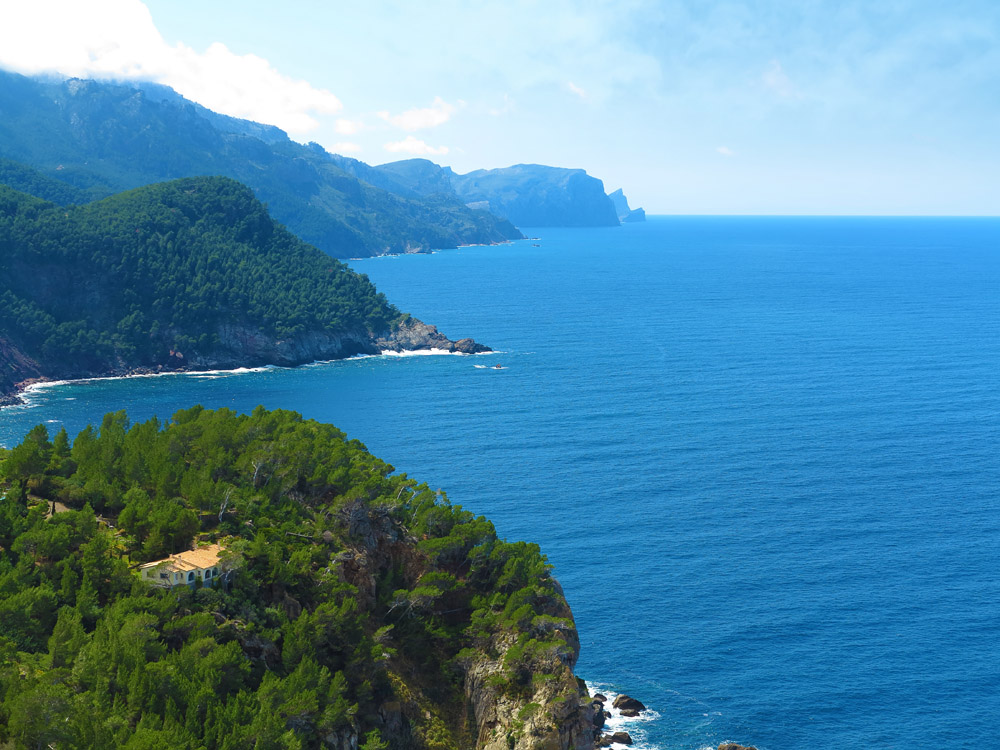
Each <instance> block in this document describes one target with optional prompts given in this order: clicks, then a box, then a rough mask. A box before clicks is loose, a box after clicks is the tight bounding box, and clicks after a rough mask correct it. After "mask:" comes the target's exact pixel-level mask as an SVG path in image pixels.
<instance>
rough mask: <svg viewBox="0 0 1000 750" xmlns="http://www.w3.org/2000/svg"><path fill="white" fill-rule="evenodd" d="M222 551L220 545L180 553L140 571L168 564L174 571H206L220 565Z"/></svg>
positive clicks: (149, 564)
mask: <svg viewBox="0 0 1000 750" xmlns="http://www.w3.org/2000/svg"><path fill="white" fill-rule="evenodd" d="M221 551H222V547H220V546H219V545H218V544H209V545H208V546H207V547H199V548H198V549H191V550H188V551H187V552H178V553H177V554H176V555H170V557H168V558H166V559H165V560H154V561H153V562H148V563H146V564H145V565H140V566H139V568H140V570H145V569H146V568H151V567H155V566H157V565H162V564H164V563H167V564H168V565H169V567H170V568H172V569H173V570H178V571H180V570H205V569H206V568H211V567H212V566H214V565H218V563H219V553H220V552H221Z"/></svg>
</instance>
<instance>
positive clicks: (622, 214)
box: [608, 188, 646, 224]
mask: <svg viewBox="0 0 1000 750" xmlns="http://www.w3.org/2000/svg"><path fill="white" fill-rule="evenodd" d="M608 198H610V199H611V203H612V204H613V205H614V207H615V212H616V213H617V214H618V220H619V221H621V222H622V223H623V224H624V223H629V224H632V223H634V222H637V221H645V220H646V212H645V211H644V210H643V209H641V208H634V209H633V208H629V206H628V198H626V197H625V193H624V192H622V189H621V188H618V189H617V190H616V191H615V192H613V193H608Z"/></svg>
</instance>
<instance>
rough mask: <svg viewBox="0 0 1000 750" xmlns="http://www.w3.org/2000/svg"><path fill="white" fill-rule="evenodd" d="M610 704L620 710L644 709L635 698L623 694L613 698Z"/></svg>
mask: <svg viewBox="0 0 1000 750" xmlns="http://www.w3.org/2000/svg"><path fill="white" fill-rule="evenodd" d="M611 705H612V706H614V707H615V708H617V709H618V710H619V711H622V712H624V711H645V710H646V707H645V706H644V705H643V704H642V703H641V702H640V701H637V700H636V699H635V698H633V697H631V696H629V695H625V694H622V695H619V696H618V697H617V698H615V702H614V703H612V704H611Z"/></svg>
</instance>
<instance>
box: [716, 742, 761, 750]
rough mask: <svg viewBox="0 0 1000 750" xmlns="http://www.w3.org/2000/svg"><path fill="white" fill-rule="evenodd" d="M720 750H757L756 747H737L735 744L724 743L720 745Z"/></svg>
mask: <svg viewBox="0 0 1000 750" xmlns="http://www.w3.org/2000/svg"><path fill="white" fill-rule="evenodd" d="M719 750H757V748H755V747H750V746H744V745H737V744H736V743H735V742H723V743H722V744H721V745H719Z"/></svg>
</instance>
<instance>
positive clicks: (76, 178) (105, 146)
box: [0, 71, 521, 258]
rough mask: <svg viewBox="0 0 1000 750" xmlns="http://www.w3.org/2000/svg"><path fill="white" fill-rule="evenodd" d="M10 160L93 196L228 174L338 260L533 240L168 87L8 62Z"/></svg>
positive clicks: (0, 88)
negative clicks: (390, 186)
mask: <svg viewBox="0 0 1000 750" xmlns="http://www.w3.org/2000/svg"><path fill="white" fill-rule="evenodd" d="M0 157H3V158H6V159H12V160H15V161H17V162H22V163H24V164H26V165H28V166H30V167H32V168H33V169H36V170H38V171H40V172H41V173H43V174H44V175H46V176H48V177H50V178H57V179H58V180H59V181H61V182H63V183H68V184H69V185H71V186H73V187H75V188H76V189H78V190H80V191H82V192H84V193H85V194H86V195H88V196H89V197H90V198H91V199H93V198H103V197H106V196H108V195H111V194H112V193H116V192H119V191H122V190H128V189H131V188H136V187H140V186H142V185H148V184H151V183H155V182H161V181H165V180H171V179H176V178H181V177H191V176H196V175H225V176H227V177H230V178H233V179H236V180H239V181H240V182H242V183H244V184H246V185H248V186H250V187H251V189H252V190H253V191H254V193H255V195H256V196H257V198H259V199H260V200H261V201H264V202H266V203H267V204H268V206H269V208H270V211H271V213H272V214H273V216H274V217H275V218H276V219H277V220H278V221H280V222H282V223H283V224H285V225H286V226H288V227H289V229H290V230H291V231H293V232H294V233H295V234H296V235H298V236H299V237H301V238H302V239H304V240H305V241H306V242H309V243H311V244H313V245H315V246H317V247H319V248H320V249H321V250H323V251H325V252H327V253H329V254H330V255H333V256H334V257H338V258H349V257H359V256H367V255H379V254H383V253H389V252H406V251H414V250H428V249H431V248H440V247H455V246H456V245H459V244H472V243H490V242H501V241H504V240H507V239H515V238H520V237H521V234H520V232H518V231H517V229H515V228H514V226H513V225H512V224H510V223H509V222H507V221H505V220H503V219H500V218H497V217H496V216H493V215H492V214H490V213H488V212H486V211H474V210H471V209H469V208H466V206H465V205H464V204H463V203H462V201H460V200H458V199H457V198H454V197H443V196H438V197H436V198H433V199H425V198H422V197H420V196H418V195H410V196H408V197H403V196H400V195H395V194H393V193H391V192H387V191H385V190H382V189H379V188H376V187H373V186H372V185H369V184H367V183H365V182H362V181H361V180H359V179H357V178H356V177H355V176H353V175H351V174H348V173H347V172H345V171H344V170H342V169H341V168H340V167H338V166H337V164H335V163H334V161H333V159H332V157H331V155H330V154H328V153H327V152H326V151H324V150H323V149H322V148H321V147H319V146H318V145H316V144H310V145H308V146H306V145H302V144H299V143H295V142H294V141H291V140H289V139H288V137H287V136H285V134H284V133H282V132H281V131H278V130H277V129H276V128H268V127H266V126H260V125H258V124H256V123H247V122H245V121H241V120H236V119H235V118H227V117H223V116H221V115H217V114H215V113H212V112H208V111H207V110H205V109H204V108H203V107H199V106H197V105H195V104H193V103H192V102H189V101H187V100H186V99H184V98H182V97H180V96H178V95H177V94H176V93H174V92H173V91H171V90H169V89H165V88H164V87H161V86H150V85H145V86H139V85H136V86H129V85H123V84H115V83H107V82H98V81H84V80H78V79H71V80H68V81H59V82H53V81H45V80H39V79H32V78H26V77H24V76H20V75H17V74H15V73H8V72H4V71H0ZM47 197H48V196H47ZM53 199H54V200H57V199H55V198H53Z"/></svg>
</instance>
